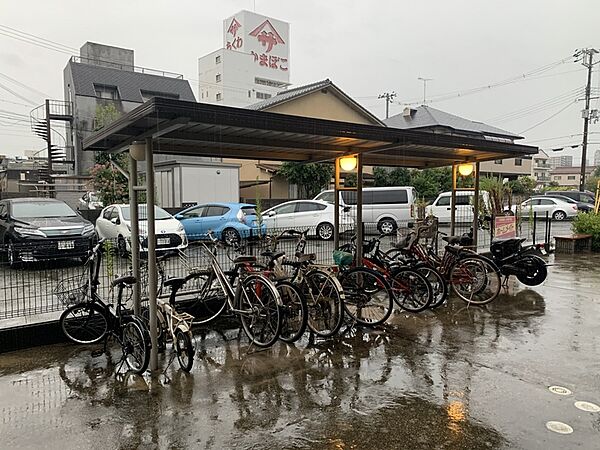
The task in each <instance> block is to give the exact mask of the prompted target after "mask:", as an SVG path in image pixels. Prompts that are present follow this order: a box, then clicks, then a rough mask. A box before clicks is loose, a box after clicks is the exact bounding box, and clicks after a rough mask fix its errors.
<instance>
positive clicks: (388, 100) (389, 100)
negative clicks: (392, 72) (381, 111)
mask: <svg viewBox="0 0 600 450" xmlns="http://www.w3.org/2000/svg"><path fill="white" fill-rule="evenodd" d="M394 97H396V93H395V92H394V91H392V92H384V93H383V94H379V95H378V96H377V98H385V118H386V119H387V118H389V117H390V103H392V101H393V100H394Z"/></svg>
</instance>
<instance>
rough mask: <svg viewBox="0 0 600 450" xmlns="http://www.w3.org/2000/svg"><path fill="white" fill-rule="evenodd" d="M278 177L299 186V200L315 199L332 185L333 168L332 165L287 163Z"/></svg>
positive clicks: (282, 166)
mask: <svg viewBox="0 0 600 450" xmlns="http://www.w3.org/2000/svg"><path fill="white" fill-rule="evenodd" d="M277 175H280V176H282V177H283V178H285V179H286V180H287V182H288V183H290V184H295V185H297V186H298V197H299V198H313V197H314V196H315V195H317V194H318V193H319V192H321V190H322V189H323V188H326V187H328V186H329V183H331V177H332V176H333V167H332V166H331V165H330V164H315V163H309V164H302V163H296V162H286V163H283V164H282V165H281V168H280V169H279V170H278V171H277Z"/></svg>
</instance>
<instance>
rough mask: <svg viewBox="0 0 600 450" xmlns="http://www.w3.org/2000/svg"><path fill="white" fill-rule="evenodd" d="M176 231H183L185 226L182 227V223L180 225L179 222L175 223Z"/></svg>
mask: <svg viewBox="0 0 600 450" xmlns="http://www.w3.org/2000/svg"><path fill="white" fill-rule="evenodd" d="M177 231H178V232H179V233H183V232H184V231H185V228H183V225H181V224H180V223H179V224H177Z"/></svg>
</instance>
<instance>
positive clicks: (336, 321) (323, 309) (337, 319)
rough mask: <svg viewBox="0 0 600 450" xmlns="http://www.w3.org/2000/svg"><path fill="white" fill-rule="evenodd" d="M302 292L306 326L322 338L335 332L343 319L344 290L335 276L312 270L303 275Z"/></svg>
mask: <svg viewBox="0 0 600 450" xmlns="http://www.w3.org/2000/svg"><path fill="white" fill-rule="evenodd" d="M302 292H303V294H304V298H305V299H306V302H307V304H308V328H310V330H311V331H312V332H313V333H315V334H316V335H317V336H319V337H322V338H327V337H331V336H333V335H334V334H336V333H337V332H338V330H339V329H340V327H341V326H342V320H343V319H344V294H343V292H344V291H343V289H342V286H341V285H340V282H339V281H338V280H337V278H335V277H333V276H332V275H330V274H329V273H327V272H325V271H322V270H312V271H310V272H308V273H307V274H306V275H305V276H304V283H303V286H302Z"/></svg>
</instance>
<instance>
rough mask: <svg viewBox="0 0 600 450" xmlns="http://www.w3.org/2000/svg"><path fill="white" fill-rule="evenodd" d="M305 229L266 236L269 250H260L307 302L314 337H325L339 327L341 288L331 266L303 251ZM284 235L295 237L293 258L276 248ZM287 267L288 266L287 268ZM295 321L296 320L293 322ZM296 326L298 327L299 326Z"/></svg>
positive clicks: (275, 271)
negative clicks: (322, 263)
mask: <svg viewBox="0 0 600 450" xmlns="http://www.w3.org/2000/svg"><path fill="white" fill-rule="evenodd" d="M306 234H307V231H304V232H300V231H296V230H285V231H283V232H282V233H281V234H280V235H279V236H276V237H273V236H271V237H270V238H268V245H269V248H270V250H269V251H267V252H263V254H262V256H264V257H266V258H267V264H266V267H268V268H271V270H273V272H274V273H276V274H279V276H280V277H281V278H284V277H287V279H288V280H289V282H290V283H291V284H292V285H293V286H295V287H296V288H298V289H299V290H300V292H301V294H302V297H303V299H304V302H305V303H306V306H307V312H308V317H307V319H308V320H307V326H308V328H309V329H310V330H311V331H312V332H313V333H314V334H315V335H316V336H318V337H322V338H328V337H331V336H333V335H335V334H336V333H337V332H338V330H339V329H340V327H341V325H342V322H343V318H344V309H343V308H344V306H343V305H344V299H345V295H344V291H343V288H342V286H341V285H340V283H339V281H338V279H337V278H336V276H335V274H334V273H333V272H334V270H336V268H335V267H333V266H326V265H320V264H315V260H316V255H314V254H304V248H305V246H306ZM285 236H290V237H292V238H294V239H296V240H297V241H296V248H295V256H294V259H289V258H287V257H286V255H285V253H283V252H279V253H278V252H277V251H276V250H277V245H278V243H279V240H280V239H281V238H283V237H285ZM288 268H289V269H290V270H289V271H288ZM297 325H299V324H297ZM296 328H298V331H299V327H296Z"/></svg>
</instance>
